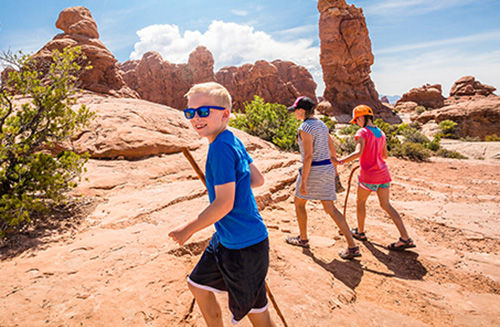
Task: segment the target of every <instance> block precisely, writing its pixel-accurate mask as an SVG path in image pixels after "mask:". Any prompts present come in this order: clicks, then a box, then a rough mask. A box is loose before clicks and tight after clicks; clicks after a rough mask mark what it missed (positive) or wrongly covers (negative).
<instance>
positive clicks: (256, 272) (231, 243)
mask: <svg viewBox="0 0 500 327" xmlns="http://www.w3.org/2000/svg"><path fill="white" fill-rule="evenodd" d="M186 97H187V98H188V107H189V108H188V109H185V110H184V115H185V116H186V118H187V119H189V120H190V122H191V125H192V126H193V128H194V129H195V130H196V131H197V132H198V134H199V135H200V136H201V137H206V138H207V139H208V142H209V143H210V145H209V148H208V155H207V162H206V166H205V174H206V184H207V189H208V196H209V199H210V205H209V206H208V207H206V208H205V210H203V211H202V212H201V213H200V214H199V216H198V218H196V219H194V220H192V221H190V222H188V223H187V224H185V225H183V226H180V227H178V228H176V229H175V230H173V231H171V232H170V233H169V236H170V237H171V238H172V239H173V240H174V241H176V242H177V243H178V244H179V245H183V244H184V243H185V242H186V241H187V240H188V239H189V238H190V237H191V236H192V235H193V234H194V233H196V232H197V231H200V230H202V229H204V228H205V227H208V226H210V225H211V224H215V229H216V232H215V233H214V235H213V236H212V239H211V240H210V243H209V245H208V247H207V249H206V250H205V252H204V253H203V255H202V256H201V258H200V261H199V262H198V264H197V265H196V267H195V268H194V270H193V271H192V273H191V275H190V276H189V278H188V287H189V289H190V291H191V292H192V293H193V295H194V297H195V299H196V302H197V303H198V306H199V307H200V310H201V313H202V314H203V318H204V319H205V321H206V323H207V326H209V327H211V326H223V322H222V314H221V309H220V306H219V304H218V303H217V300H216V298H215V295H214V294H213V292H220V291H227V292H228V297H229V309H230V310H231V313H232V314H233V323H236V322H238V321H239V320H241V319H243V317H245V316H246V315H247V314H248V317H249V319H250V321H251V323H252V325H253V326H266V327H267V326H269V327H274V326H275V325H274V323H273V322H272V321H271V317H270V315H269V310H268V309H267V307H268V302H267V297H266V288H265V278H266V275H267V270H268V267H269V240H268V232H267V228H266V226H265V224H264V222H263V221H262V217H261V216H260V214H259V212H258V209H257V204H256V202H255V198H254V196H253V193H252V189H251V188H252V187H257V186H261V185H262V184H264V177H263V176H262V174H261V173H260V171H259V170H258V168H257V167H256V166H255V165H254V164H253V162H252V158H250V156H249V155H248V153H247V151H246V149H245V147H244V145H243V143H241V141H240V140H239V139H238V138H237V137H236V136H235V135H234V134H233V133H232V132H231V131H229V130H227V129H226V127H227V124H228V121H229V115H230V112H231V95H230V94H229V92H228V91H227V90H226V89H225V88H224V87H223V86H222V85H220V84H218V83H215V82H208V83H202V84H196V85H194V86H193V87H192V88H191V89H190V90H189V92H188V93H187V94H186Z"/></svg>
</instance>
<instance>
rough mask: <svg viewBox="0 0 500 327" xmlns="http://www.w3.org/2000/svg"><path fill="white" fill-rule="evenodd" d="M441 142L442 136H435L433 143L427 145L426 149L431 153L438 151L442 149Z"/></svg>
mask: <svg viewBox="0 0 500 327" xmlns="http://www.w3.org/2000/svg"><path fill="white" fill-rule="evenodd" d="M440 141H441V136H439V135H435V136H434V139H433V140H432V141H431V142H429V143H427V144H426V145H425V147H426V148H427V149H429V150H431V151H437V150H439V149H440V148H441V144H439V142H440Z"/></svg>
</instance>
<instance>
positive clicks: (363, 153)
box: [339, 105, 415, 251]
mask: <svg viewBox="0 0 500 327" xmlns="http://www.w3.org/2000/svg"><path fill="white" fill-rule="evenodd" d="M352 116H353V119H352V120H351V124H357V125H359V126H360V127H361V129H359V130H358V132H357V133H356V136H355V138H356V141H357V142H358V144H357V146H356V151H355V152H353V153H351V154H350V155H348V156H347V157H345V158H344V159H342V160H339V162H340V163H344V162H349V161H353V160H355V159H357V158H360V159H359V161H360V166H361V171H360V174H359V181H358V195H357V201H356V213H357V219H358V228H354V229H352V230H351V232H352V235H353V236H354V238H356V239H358V240H360V241H366V240H367V238H366V235H365V217H366V200H367V199H368V196H369V195H370V194H371V192H377V196H378V199H379V202H380V206H381V207H382V209H384V210H385V211H386V212H387V213H388V214H389V216H390V217H391V219H392V221H393V222H394V224H395V225H396V227H397V228H398V231H399V233H400V235H401V237H400V238H399V240H398V241H397V242H395V243H392V244H390V245H389V246H388V247H387V248H388V249H389V250H394V251H403V250H404V249H407V248H414V247H415V244H414V243H413V241H412V239H411V238H410V237H409V236H408V232H407V231H406V228H405V226H404V224H403V220H402V219H401V217H400V216H399V214H398V212H397V211H396V209H394V207H393V206H392V205H391V204H390V202H389V187H390V184H391V183H390V182H391V176H390V174H389V169H388V168H387V165H386V163H385V161H384V159H387V146H386V141H385V140H386V139H385V134H384V132H382V131H381V130H380V129H379V128H378V127H376V126H375V125H374V124H373V110H372V109H371V108H370V107H368V106H366V105H359V106H357V107H356V108H354V110H353V111H352Z"/></svg>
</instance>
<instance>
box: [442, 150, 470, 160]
mask: <svg viewBox="0 0 500 327" xmlns="http://www.w3.org/2000/svg"><path fill="white" fill-rule="evenodd" d="M436 155H437V156H438V157H443V158H452V159H469V158H468V157H466V156H464V155H463V154H461V153H459V152H457V151H452V150H447V149H444V148H441V149H439V150H438V151H437V152H436Z"/></svg>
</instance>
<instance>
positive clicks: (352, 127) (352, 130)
mask: <svg viewBox="0 0 500 327" xmlns="http://www.w3.org/2000/svg"><path fill="white" fill-rule="evenodd" d="M359 129H360V127H359V125H356V124H349V125H347V126H345V127H342V128H341V129H340V131H339V134H342V135H355V134H356V132H357V131H358V130H359Z"/></svg>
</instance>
